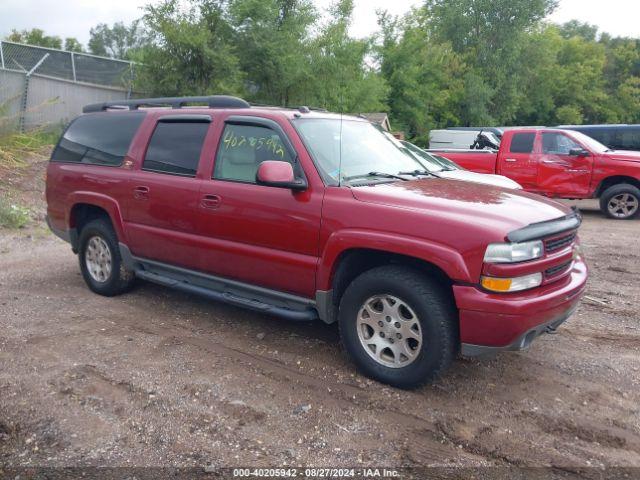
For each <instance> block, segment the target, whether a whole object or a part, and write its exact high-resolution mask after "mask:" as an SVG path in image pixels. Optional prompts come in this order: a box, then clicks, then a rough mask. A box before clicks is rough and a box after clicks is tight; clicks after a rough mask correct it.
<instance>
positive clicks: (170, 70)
mask: <svg viewBox="0 0 640 480" xmlns="http://www.w3.org/2000/svg"><path fill="white" fill-rule="evenodd" d="M227 3H228V2H227V1H225V0H196V1H195V2H193V4H192V5H191V7H190V8H189V9H187V10H186V11H184V10H181V8H180V4H179V2H178V0H165V1H164V2H162V3H160V4H157V5H148V6H147V7H146V13H145V15H144V17H143V21H144V23H145V26H146V28H147V31H148V32H149V38H148V43H147V44H146V45H145V46H143V47H142V48H141V49H140V51H139V52H138V53H137V54H136V57H135V58H136V59H137V60H140V62H141V66H140V67H139V68H138V70H137V71H138V78H137V81H136V85H137V86H138V88H139V89H141V90H144V91H146V92H148V93H149V94H151V95H171V96H172V95H203V94H221V93H228V94H238V93H240V92H241V91H242V87H243V83H242V80H243V74H242V71H241V69H240V65H239V61H238V56H237V54H236V47H235V32H234V30H233V28H232V27H231V25H230V23H229V18H228V11H227V6H228V5H227Z"/></svg>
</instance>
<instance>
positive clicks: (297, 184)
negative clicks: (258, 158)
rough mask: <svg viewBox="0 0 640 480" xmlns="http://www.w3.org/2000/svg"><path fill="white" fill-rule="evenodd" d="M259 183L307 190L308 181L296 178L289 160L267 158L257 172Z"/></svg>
mask: <svg viewBox="0 0 640 480" xmlns="http://www.w3.org/2000/svg"><path fill="white" fill-rule="evenodd" d="M256 181H257V183H258V185H267V186H270V187H279V188H290V189H291V190H306V188H307V182H306V181H305V180H304V179H296V177H295V174H294V173H293V167H292V166H291V164H290V163H289V162H281V161H279V160H265V161H264V162H262V163H261V164H260V166H259V167H258V173H256Z"/></svg>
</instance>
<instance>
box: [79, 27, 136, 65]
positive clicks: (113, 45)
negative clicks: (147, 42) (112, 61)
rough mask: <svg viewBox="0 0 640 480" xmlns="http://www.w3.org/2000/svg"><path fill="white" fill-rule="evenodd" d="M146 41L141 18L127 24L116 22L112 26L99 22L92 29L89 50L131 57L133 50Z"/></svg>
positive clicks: (103, 54)
mask: <svg viewBox="0 0 640 480" xmlns="http://www.w3.org/2000/svg"><path fill="white" fill-rule="evenodd" d="M143 42H144V38H143V34H142V30H141V28H140V22H139V20H135V21H133V22H132V23H131V25H129V26H127V25H125V24H124V23H123V22H116V23H114V24H113V26H112V27H109V26H108V25H107V24H106V23H99V24H98V25H96V26H95V27H93V28H92V29H91V30H90V39H89V51H90V52H91V53H92V54H94V55H100V56H103V57H111V58H122V59H129V57H130V54H131V52H132V51H134V50H136V49H138V48H140V47H141V46H142V44H143Z"/></svg>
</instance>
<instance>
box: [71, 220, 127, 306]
mask: <svg viewBox="0 0 640 480" xmlns="http://www.w3.org/2000/svg"><path fill="white" fill-rule="evenodd" d="M92 237H100V238H102V240H104V242H105V243H106V244H107V247H108V248H109V250H110V251H111V262H112V263H111V275H110V276H109V279H108V280H107V281H106V282H98V281H96V280H94V278H93V277H92V276H91V274H90V273H89V271H88V269H87V264H86V261H85V254H86V250H87V243H88V242H89V240H90V239H91V238H92ZM78 243H79V250H78V258H79V261H80V270H81V272H82V276H83V278H84V281H85V282H86V284H87V286H88V287H89V288H90V289H91V291H93V292H95V293H98V294H100V295H105V296H113V295H117V294H118V293H120V290H121V286H120V267H121V263H122V261H121V259H120V252H119V250H118V245H117V241H116V236H115V232H114V231H113V228H112V227H111V225H109V224H108V223H107V222H105V221H104V220H94V221H92V222H89V223H88V224H87V225H85V226H84V227H83V228H82V231H81V232H80V238H79V242H78Z"/></svg>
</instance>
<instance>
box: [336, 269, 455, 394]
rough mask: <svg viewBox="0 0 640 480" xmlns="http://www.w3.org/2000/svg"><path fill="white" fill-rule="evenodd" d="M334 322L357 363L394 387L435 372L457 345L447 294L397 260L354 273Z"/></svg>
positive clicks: (421, 380)
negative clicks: (400, 264)
mask: <svg viewBox="0 0 640 480" xmlns="http://www.w3.org/2000/svg"><path fill="white" fill-rule="evenodd" d="M394 302H395V303H394ZM398 302H399V303H398ZM389 313H390V314H391V315H387V314H389ZM389 317H392V319H391V321H389ZM371 320H373V323H376V324H377V325H378V328H377V329H375V328H374V327H372V326H371V323H372V321H371ZM338 322H339V325H340V336H341V339H342V344H343V346H344V348H345V350H346V351H347V353H348V355H349V356H350V357H351V359H352V361H353V362H354V363H355V364H356V366H357V367H358V369H359V370H360V371H361V372H362V373H363V374H364V375H366V376H368V377H371V378H373V379H375V380H378V381H380V382H383V383H387V384H389V385H392V386H394V387H399V388H407V389H408V388H415V387H418V386H420V385H422V384H424V383H427V382H430V381H432V380H434V379H435V378H437V377H438V376H439V375H441V374H442V373H443V372H444V371H445V370H446V369H447V368H448V367H449V365H450V364H451V363H452V362H453V360H454V359H455V357H456V355H457V353H458V350H459V346H460V343H459V339H458V337H459V335H458V318H457V312H456V310H455V306H454V304H453V302H452V299H451V296H450V295H449V294H448V293H447V292H446V291H445V290H444V289H443V288H442V287H441V286H440V285H438V283H437V282H436V281H434V280H432V279H430V278H428V277H427V276H425V275H423V274H421V273H420V272H418V271H416V270H413V269H410V268H406V267H402V266H395V265H390V266H383V267H376V268H374V269H372V270H369V271H367V272H365V273H363V274H362V275H360V276H359V277H357V278H356V279H355V280H354V281H353V282H352V283H351V284H350V285H349V286H348V287H347V289H346V291H345V292H344V295H343V296H342V299H341V300H340V308H339V312H338ZM380 322H382V326H381V323H380ZM398 325H400V327H398ZM383 334H384V337H383ZM390 337H391V338H390ZM394 337H395V338H394ZM417 337H420V340H417ZM392 339H393V340H394V342H393V344H391V340H392ZM385 342H386V343H385ZM374 344H376V346H374ZM407 347H408V348H407ZM392 349H393V350H392ZM398 352H400V353H399V354H398ZM402 352H407V354H406V355H405V354H404V353H402ZM374 357H376V358H374ZM392 365H393V366H392Z"/></svg>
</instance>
